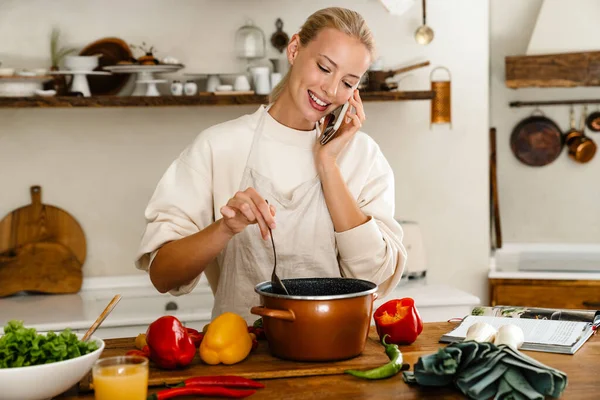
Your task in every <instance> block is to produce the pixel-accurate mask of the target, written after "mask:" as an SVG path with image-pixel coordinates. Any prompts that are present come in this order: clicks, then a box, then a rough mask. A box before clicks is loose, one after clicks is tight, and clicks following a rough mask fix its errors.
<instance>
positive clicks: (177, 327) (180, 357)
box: [146, 315, 196, 369]
mask: <svg viewBox="0 0 600 400" xmlns="http://www.w3.org/2000/svg"><path fill="white" fill-rule="evenodd" d="M146 341H147V343H148V348H149V350H150V351H149V354H150V359H151V360H152V361H154V362H155V363H156V365H158V366H159V367H160V368H164V369H175V368H178V367H185V366H187V365H189V364H190V363H191V362H192V360H193V358H194V356H195V355H196V346H194V342H193V341H192V339H191V338H190V335H188V333H187V331H186V329H185V327H184V326H183V325H182V324H181V322H180V321H179V320H178V319H177V318H175V317H173V316H171V315H166V316H164V317H160V318H159V319H157V320H156V321H154V322H153V323H151V324H150V326H148V330H147V331H146Z"/></svg>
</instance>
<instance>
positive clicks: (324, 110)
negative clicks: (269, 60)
mask: <svg viewBox="0 0 600 400" xmlns="http://www.w3.org/2000/svg"><path fill="white" fill-rule="evenodd" d="M288 59H289V61H290V64H292V69H291V75H290V80H289V82H288V85H287V90H286V91H287V93H286V95H287V96H289V98H290V99H288V100H291V102H292V103H293V105H294V106H295V109H296V110H298V111H299V112H300V114H301V117H302V119H304V120H305V121H307V122H308V123H312V124H313V125H314V123H315V122H316V121H318V120H320V119H321V118H322V117H323V116H325V115H327V114H328V113H330V112H331V111H333V110H334V109H336V108H337V107H339V106H341V105H343V104H344V103H345V102H346V101H348V99H349V98H350V97H351V96H352V95H353V93H354V90H355V89H356V88H357V86H358V83H359V81H360V78H361V76H362V75H363V74H364V73H365V72H366V71H367V69H368V68H369V65H370V63H371V55H370V53H369V50H368V49H367V47H366V46H365V45H364V44H363V43H362V42H361V41H360V40H358V39H356V38H353V37H351V36H348V35H347V34H345V33H343V32H340V31H338V30H337V29H333V28H325V29H323V30H322V31H321V32H319V33H318V34H317V36H316V37H315V39H314V40H312V41H311V42H309V43H308V44H307V45H306V46H302V44H301V43H300V39H299V37H298V36H297V35H294V36H293V37H292V39H291V40H290V43H289V45H288Z"/></svg>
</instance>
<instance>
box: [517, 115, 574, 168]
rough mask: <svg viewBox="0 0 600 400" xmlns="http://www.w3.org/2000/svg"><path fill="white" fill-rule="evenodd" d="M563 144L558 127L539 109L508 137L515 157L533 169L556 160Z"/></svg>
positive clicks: (520, 123)
mask: <svg viewBox="0 0 600 400" xmlns="http://www.w3.org/2000/svg"><path fill="white" fill-rule="evenodd" d="M536 113H539V114H540V115H535V114H536ZM563 144H564V138H563V134H562V131H561V130H560V128H559V127H558V125H557V124H556V123H555V122H554V121H553V120H551V119H550V118H548V117H546V116H545V115H544V113H543V112H542V111H541V110H539V109H536V110H534V111H533V113H532V114H531V115H530V116H529V117H527V118H525V119H523V120H522V121H521V122H519V123H518V124H517V125H516V126H515V127H514V128H513V130H512V133H511V136H510V148H511V150H512V152H513V154H514V155H515V157H517V159H518V160H519V161H521V162H522V163H523V164H525V165H529V166H533V167H541V166H544V165H548V164H550V163H551V162H553V161H554V160H556V159H557V158H558V156H559V155H560V152H561V151H562V147H563Z"/></svg>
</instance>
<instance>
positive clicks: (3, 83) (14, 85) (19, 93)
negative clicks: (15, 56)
mask: <svg viewBox="0 0 600 400" xmlns="http://www.w3.org/2000/svg"><path fill="white" fill-rule="evenodd" d="M51 80H52V77H49V76H18V75H12V76H0V97H28V96H33V95H35V92H36V91H37V90H42V89H43V88H44V83H46V82H48V81H51Z"/></svg>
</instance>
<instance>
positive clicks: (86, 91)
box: [49, 71, 110, 97]
mask: <svg viewBox="0 0 600 400" xmlns="http://www.w3.org/2000/svg"><path fill="white" fill-rule="evenodd" d="M49 74H51V75H73V80H72V81H71V92H80V93H81V94H83V97H91V96H92V94H91V92H90V86H89V85H88V81H87V78H86V75H110V72H102V71H50V72H49Z"/></svg>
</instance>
